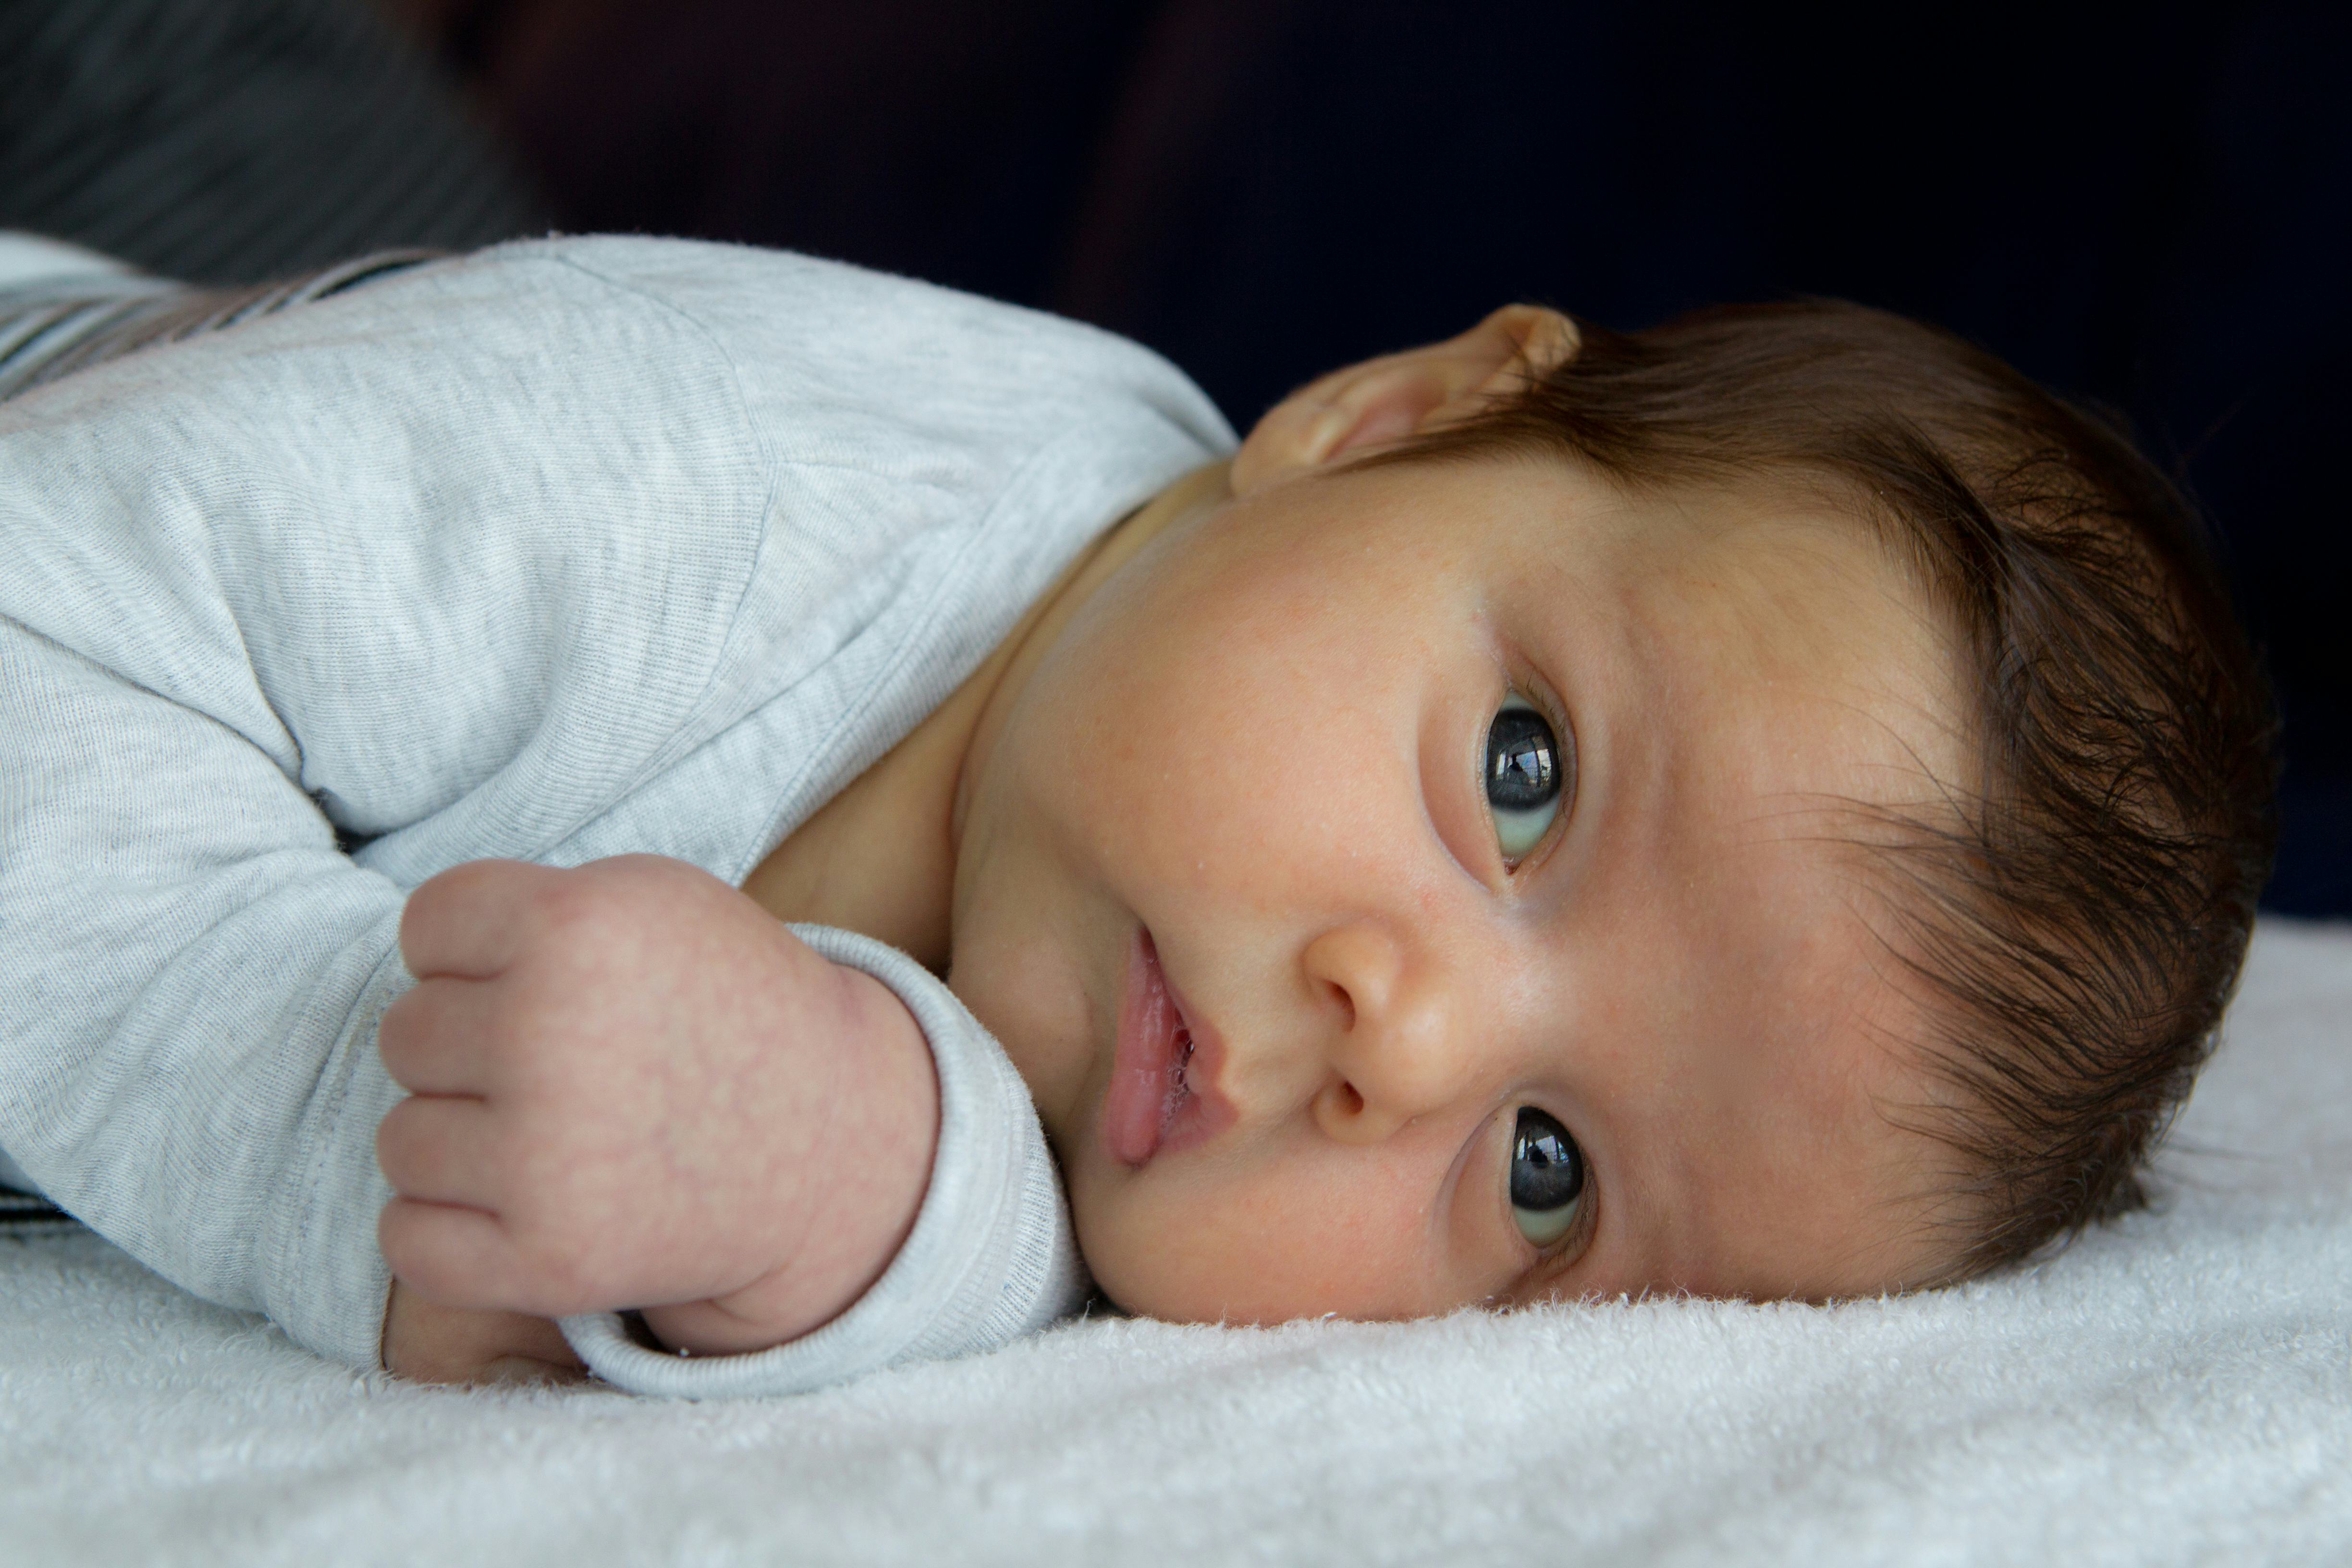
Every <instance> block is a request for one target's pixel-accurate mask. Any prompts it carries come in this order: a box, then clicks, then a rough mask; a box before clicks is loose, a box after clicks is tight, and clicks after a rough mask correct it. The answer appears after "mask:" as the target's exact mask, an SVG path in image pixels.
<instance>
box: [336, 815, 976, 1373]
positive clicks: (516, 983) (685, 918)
mask: <svg viewBox="0 0 2352 1568" xmlns="http://www.w3.org/2000/svg"><path fill="white" fill-rule="evenodd" d="M401 947H402V952H403V954H404V957H405V959H406V961H407V963H408V966H409V968H410V969H411V971H412V972H414V973H415V974H416V975H417V977H418V981H419V984H418V985H417V987H416V988H415V990H414V991H412V992H410V993H409V994H407V995H405V996H404V997H402V998H401V999H400V1000H399V1001H398V1002H397V1003H395V1004H394V1005H393V1006H392V1007H391V1009H389V1010H388V1011H387V1012H386V1013H385V1015H384V1018H383V1026H382V1029H381V1032H380V1036H379V1039H380V1044H381V1048H382V1050H383V1058H384V1061H385V1064H386V1065H387V1066H388V1067H389V1068H391V1070H392V1072H393V1074H394V1077H395V1078H396V1079H398V1080H399V1081H400V1082H402V1083H403V1084H404V1085H405V1086H406V1087H407V1088H408V1089H411V1090H413V1091H414V1092H415V1098H413V1099H411V1100H406V1101H404V1102H403V1103H402V1104H401V1105H400V1106H398V1107H396V1108H395V1109H394V1110H393V1111H392V1113H391V1114H390V1115H389V1116H387V1117H386V1118H385V1119H384V1122H383V1129H382V1131H381V1132H380V1134H379V1136H378V1152H379V1157H380V1159H381V1161H382V1163H383V1168H384V1171H385V1173H386V1174H387V1176H389V1177H390V1179H391V1181H392V1183H393V1184H394V1188H395V1190H396V1191H397V1193H398V1194H399V1196H398V1197H396V1198H395V1199H394V1202H393V1203H392V1204H391V1205H388V1206H387V1207H386V1208H385V1210H384V1214H383V1223H382V1226H381V1230H380V1237H381V1240H382V1242H383V1250H384V1255H385V1257H386V1258H388V1259H389V1260H390V1261H391V1263H392V1265H393V1268H394V1271H395V1273H396V1274H397V1275H398V1276H399V1278H400V1279H402V1280H403V1281H404V1283H405V1284H406V1285H408V1286H410V1287H413V1288H414V1289H415V1291H416V1292H417V1294H418V1295H419V1296H420V1297H422V1298H423V1299H424V1300H425V1301H427V1302H430V1303H434V1304H437V1305H441V1306H446V1307H458V1308H469V1309H488V1310H498V1311H504V1312H519V1313H527V1314H532V1315H540V1316H557V1315H565V1314H572V1313H581V1312H590V1311H602V1310H613V1309H616V1308H622V1307H640V1308H644V1309H646V1310H645V1317H646V1323H647V1326H648V1327H649V1328H651V1329H652V1330H653V1331H654V1332H655V1333H656V1335H657V1336H658V1337H659V1338H660V1339H661V1340H662V1342H664V1343H665V1344H667V1345H670V1346H672V1347H673V1348H677V1349H685V1350H692V1351H696V1352H703V1353H723V1352H742V1351H755V1350H761V1349H764V1348H766V1347H768V1346H770V1345H773V1344H777V1343H779V1342H783V1341H786V1340H790V1339H793V1338H796V1337H798V1336H800V1335H802V1334H804V1333H806V1332H808V1331H810V1330H813V1329H814V1328H816V1327H818V1326H820V1325H822V1324H823V1323H824V1322H826V1321H829V1320H830V1319H832V1318H834V1317H835V1316H836V1315H837V1314H839V1313H840V1312H841V1311H842V1310H844V1309H845V1308H846V1307H848V1306H849V1305H850V1304H851V1303H852V1302H854V1301H856V1300H857V1299H858V1298H859V1297H860V1296H862V1295H863V1294H864V1293H865V1292H866V1289H868V1287H870V1286H871V1285H872V1284H873V1283H874V1281H875V1280H876V1279H877V1278H879V1276H880V1275H881V1274H882V1272H883V1270H884V1269H885V1268H887V1266H888V1264H889V1262H890V1260H891V1259H892V1258H893V1257H894V1256H895V1255H896V1254H897V1252H898V1248H899V1246H900V1245H901V1243H902V1242H903V1241H904V1240H905V1239H906V1237H907V1234H908V1230H909V1228H910V1227H911V1226H912V1224H913V1222H914V1218H915V1215H916V1212H917V1210H918V1208H919V1206H920V1205H921V1202H922V1198H923V1193H924V1187H925V1184H926V1181H927V1179H928V1177H929V1171H930V1167H931V1157H932V1149H933V1144H934V1141H935V1139H936V1136H937V1130H938V1123H939V1115H940V1110H939V1094H938V1089H937V1087H936V1085H935V1083H934V1081H933V1077H932V1069H931V1058H930V1052H929V1047H927V1045H926V1044H925V1041H924V1037H923V1035H922V1032H921V1030H920V1029H919V1027H918V1026H917V1025H916V1023H915V1020H914V1018H913V1017H912V1016H910V1015H909V1014H908V1010H907V1009H906V1007H905V1006H904V1005H901V1004H900V1003H899V1001H898V998H897V997H896V996H894V995H893V994H891V992H890V991H889V990H888V989H887V988H886V987H885V986H883V985H882V984H881V983H880V982H878V981H877V980H875V979H873V978H872V977H870V976H868V975H866V974H865V973H861V972H860V971H858V970H856V969H852V968H848V967H845V966H843V965H839V964H835V963H831V962H829V961H827V960H826V959H824V958H822V957H820V956H818V955H817V954H816V953H815V952H813V951H811V950H810V949H809V948H808V947H807V946H806V945H805V944H804V943H803V942H800V941H799V940H798V939H797V938H795V937H794V936H793V934H792V933H791V932H790V931H787V930H786V929H785V928H784V927H782V925H780V924H778V923H777V922H776V921H774V920H773V919H772V917H771V916H769V915H768V914H767V912H766V911H765V910H761V908H760V907H759V906H758V905H757V904H755V903H753V902H752V901H751V900H750V899H748V898H746V897H744V896H743V895H742V894H741V893H740V892H738V891H737V890H736V889H732V888H730V887H728V886H727V885H726V884H725V883H723V882H721V881H719V880H718V879H715V878H712V877H710V876H709V875H708V874H706V873H704V872H702V871H699V870H698V869H696V868H693V867H690V866H688V865H685V864H684V863H682V862H679V861H675V860H666V859H662V858H656V857H650V856H627V857H623V858H617V859H612V860H605V861H599V862H595V863H593V864H591V865H588V866H584V867H582V868H578V869H576V870H569V871H565V870H555V869H551V868H546V867H541V866H530V865H523V864H519V863H515V862H505V861H480V862H475V863H472V864H469V865H466V866H461V867H457V868H454V869H452V870H449V871H446V872H444V873H442V874H441V875H440V876H438V877H436V878H434V879H432V880H430V881H428V882H426V883H425V884H424V885H423V886H422V887H420V888H419V889H417V890H416V892H415V894H414V895H413V896H412V897H411V899H410V900H409V904H408V908H407V910H406V912H405V913H404V916H403V919H402V921H401ZM419 1323H423V1324H425V1325H427V1329H428V1332H427V1333H426V1334H425V1335H424V1336H420V1337H422V1338H425V1339H426V1340H427V1341H428V1342H427V1343H425V1344H422V1345H417V1346H411V1345H410V1344H408V1343H407V1342H405V1341H406V1339H407V1338H408V1337H409V1336H408V1335H407V1334H406V1333H405V1332H404V1331H408V1330H412V1329H414V1328H415V1327H416V1326H417V1325H418V1324H419ZM435 1326H437V1327H438V1328H440V1329H441V1330H443V1331H445V1332H444V1335H443V1342H441V1343H440V1344H438V1345H435V1344H433V1343H430V1342H429V1340H430V1332H429V1331H430V1329H431V1328H432V1327H435ZM449 1328H450V1324H449V1322H448V1321H447V1320H446V1318H445V1319H442V1320H440V1321H439V1322H438V1324H437V1325H436V1323H435V1320H434V1319H433V1318H432V1316H431V1315H429V1314H420V1313H416V1312H415V1311H413V1310H412V1311H408V1312H396V1313H395V1314H394V1318H393V1320H392V1324H391V1328H390V1330H389V1331H388V1333H387V1346H386V1357H387V1362H388V1363H389V1364H391V1365H393V1366H394V1369H395V1370H412V1371H430V1370H438V1371H441V1372H443V1373H445V1374H446V1373H447V1371H448V1370H449V1368H448V1367H447V1366H446V1364H443V1365H440V1366H438V1367H436V1366H435V1365H434V1364H433V1358H434V1356H435V1355H436V1354H446V1351H447V1349H448V1339H449V1337H450V1336H449V1334H448V1333H447V1332H446V1331H448V1330H449ZM487 1328H488V1325H485V1324H483V1323H482V1322H481V1321H479V1320H477V1321H475V1322H474V1323H473V1324H472V1325H471V1331H472V1332H473V1334H474V1342H475V1343H476V1344H477V1346H478V1354H479V1355H480V1357H481V1359H483V1360H485V1361H495V1360H496V1359H497V1357H498V1355H499V1354H520V1355H524V1356H530V1355H532V1354H533V1353H534V1352H533V1348H532V1347H533V1346H534V1345H539V1346H541V1349H542V1352H543V1350H544V1345H543V1341H544V1336H543V1335H542V1334H541V1331H540V1329H539V1328H537V1327H536V1326H530V1325H527V1324H524V1323H520V1322H519V1323H517V1324H516V1325H515V1326H514V1327H513V1329H512V1330H511V1331H510V1332H511V1333H512V1334H513V1335H514V1342H511V1343H507V1342H501V1338H500V1336H499V1334H497V1333H494V1332H488V1331H486V1330H487ZM466 1333H467V1329H465V1328H462V1327H461V1328H460V1329H459V1330H458V1331H457V1339H458V1340H459V1341H461V1342H463V1341H464V1338H465V1334H466ZM404 1361H406V1362H408V1363H410V1364H407V1365H404Z"/></svg>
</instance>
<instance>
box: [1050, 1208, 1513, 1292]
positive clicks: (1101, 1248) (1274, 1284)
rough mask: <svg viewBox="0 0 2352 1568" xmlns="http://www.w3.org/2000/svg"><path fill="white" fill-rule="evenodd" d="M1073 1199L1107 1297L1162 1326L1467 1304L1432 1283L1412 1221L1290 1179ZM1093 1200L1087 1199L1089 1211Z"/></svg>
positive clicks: (1448, 1287)
mask: <svg viewBox="0 0 2352 1568" xmlns="http://www.w3.org/2000/svg"><path fill="white" fill-rule="evenodd" d="M1162 1174H1166V1175H1168V1176H1171V1177H1172V1176H1174V1175H1175V1174H1176V1173H1174V1172H1168V1173H1162V1172H1159V1171H1147V1172H1145V1173H1141V1175H1139V1177H1137V1178H1134V1179H1132V1180H1130V1181H1129V1182H1127V1183H1125V1184H1121V1186H1120V1189H1119V1190H1116V1191H1110V1192H1104V1193H1099V1194H1087V1193H1085V1192H1084V1190H1083V1189H1081V1190H1080V1191H1079V1192H1077V1193H1074V1194H1073V1199H1074V1201H1073V1209H1074V1213H1075V1215H1076V1224H1077V1230H1078V1241H1079V1246H1080V1247H1081V1249H1082V1250H1083V1251H1084V1253H1085V1255H1086V1258H1087V1267H1088V1268H1090V1269H1091V1270H1092V1271H1093V1273H1094V1277H1095V1281H1096V1283H1097V1285H1099V1286H1100V1287H1101V1288H1102V1290H1103V1293H1104V1294H1105V1295H1107V1296H1108V1297H1109V1298H1110V1299H1111V1300H1113V1301H1115V1302H1117V1303H1118V1305H1119V1306H1120V1307H1122V1308H1124V1309H1125V1310H1128V1311H1129V1312H1133V1313H1135V1314H1137V1315H1138V1316H1140V1317H1147V1318H1158V1319H1160V1320H1162V1321H1169V1322H1197V1323H1216V1322H1224V1323H1281V1322H1288V1321H1292V1320H1294V1319H1299V1318H1319V1317H1324V1316H1328V1315H1337V1316H1339V1317H1342V1318H1355V1319H1366V1320H1377V1319H1393V1318H1409V1317H1418V1316H1423V1315H1425V1314H1428V1313H1431V1312H1439V1311H1444V1310H1447V1309H1449V1308H1451V1307H1454V1306H1456V1305H1459V1304H1461V1303H1462V1302H1463V1301H1465V1300H1471V1299H1473V1295H1475V1292H1471V1293H1465V1292H1464V1290H1463V1289H1459V1288H1457V1286H1456V1284H1455V1282H1454V1281H1452V1280H1449V1279H1444V1278H1441V1277H1439V1276H1440V1275H1442V1273H1443V1272H1444V1271H1443V1270H1442V1269H1433V1268H1432V1263H1431V1259H1430V1258H1429V1257H1428V1255H1427V1252H1426V1249H1425V1247H1423V1246H1422V1245H1420V1243H1421V1241H1422V1239H1423V1237H1425V1236H1426V1234H1427V1232H1426V1227H1425V1225H1423V1224H1422V1223H1420V1222H1419V1220H1418V1219H1417V1217H1416V1216H1415V1215H1412V1214H1410V1213H1402V1214H1400V1213H1392V1212H1387V1211H1388V1205H1380V1204H1377V1203H1366V1202H1365V1201H1364V1198H1365V1194H1360V1193H1359V1194H1353V1198H1354V1201H1352V1202H1349V1201H1346V1198H1345V1197H1344V1196H1342V1195H1341V1194H1332V1193H1329V1192H1328V1191H1327V1190H1324V1184H1322V1183H1319V1182H1318V1181H1316V1180H1314V1179H1313V1178H1312V1177H1311V1176H1310V1177H1300V1176H1298V1175H1297V1174H1294V1175H1293V1176H1292V1177H1291V1178H1290V1179H1288V1180H1286V1181H1281V1180H1276V1179H1275V1178H1273V1177H1272V1176H1270V1175H1259V1176H1257V1177H1255V1178H1254V1179H1250V1180H1228V1181H1224V1182H1215V1183H1211V1182H1183V1183H1179V1182H1177V1181H1174V1180H1170V1181H1166V1182H1159V1181H1155V1180H1154V1178H1156V1177H1159V1176H1160V1175H1162ZM1088 1197H1092V1198H1093V1200H1094V1201H1091V1202H1089V1201H1087V1198H1088Z"/></svg>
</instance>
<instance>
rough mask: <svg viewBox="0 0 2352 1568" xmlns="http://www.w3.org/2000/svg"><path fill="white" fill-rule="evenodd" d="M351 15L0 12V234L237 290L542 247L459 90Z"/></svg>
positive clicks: (358, 2) (133, 0)
mask: <svg viewBox="0 0 2352 1568" xmlns="http://www.w3.org/2000/svg"><path fill="white" fill-rule="evenodd" d="M379 10H380V8H379V7H378V6H376V5H372V4H367V3H365V0H0V228H25V229H34V230H37V231H39V232H42V233H45V234H55V235H62V236H64V237H67V238H68V239H73V240H77V241H79V242H80V243H81V244H84V245H88V246H92V247H96V248H98V249H100V250H101V251H104V252H106V253H107V254H109V255H111V256H120V257H122V258H126V259H128V260H130V261H132V262H135V263H137V264H138V265H139V266H141V267H144V268H149V269H150V270H152V271H155V272H158V273H162V274H163V275H165V276H167V277H172V278H184V279H195V280H198V281H202V282H208V283H223V284H232V285H239V284H246V283H250V282H252V281H253V280H254V279H257V278H278V277H285V276H287V275H289V274H292V273H296V272H301V271H306V270H309V269H310V268H317V267H323V266H326V265H328V264H329V263H331V262H335V261H340V260H341V259H343V258H346V257H351V256H357V255H359V254H361V253H362V252H363V251H371V250H380V249H384V248H387V247H393V246H431V247H442V248H470V247H474V246H478V245H486V244H488V243H490V242H491V241H493V240H501V239H508V238H511V237H515V236H518V235H525V234H535V233H544V232H546V230H547V228H548V227H549V226H550V222H551V219H550V216H549V213H548V210H547V208H546V205H545V204H544V203H543V202H542V201H541V199H540V198H539V196H538V195H536V193H535V192H533V191H532V189H531V188H530V182H529V181H528V180H527V179H526V178H525V177H524V176H523V174H521V172H520V168H519V167H518V166H517V165H515V163H513V162H512V160H511V158H510V157H509V154H508V153H506V151H505V150H504V149H503V148H501V147H500V146H499V145H498V144H497V142H496V141H495V139H494V138H493V137H492V136H490V135H489V134H488V132H487V131H486V130H484V129H483V128H482V127H479V126H478V125H476V124H474V123H473V122H472V116H471V115H470V114H469V113H468V112H467V109H466V106H465V105H464V104H463V103H462V102H461V101H460V99H459V95H458V92H457V87H456V85H455V84H454V83H453V82H451V81H449V80H447V79H446V78H445V76H444V73H443V72H442V71H441V70H440V69H439V68H437V67H436V65H435V63H434V62H433V61H431V60H429V59H427V58H425V57H424V56H423V55H422V54H421V53H420V52H419V51H417V50H416V49H415V48H414V47H411V46H410V45H409V43H408V41H407V40H406V39H405V38H404V37H401V36H400V34H399V33H398V32H397V31H395V30H394V28H393V26H391V25H390V24H389V22H387V21H386V20H385V19H384V18H383V16H381V15H379Z"/></svg>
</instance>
